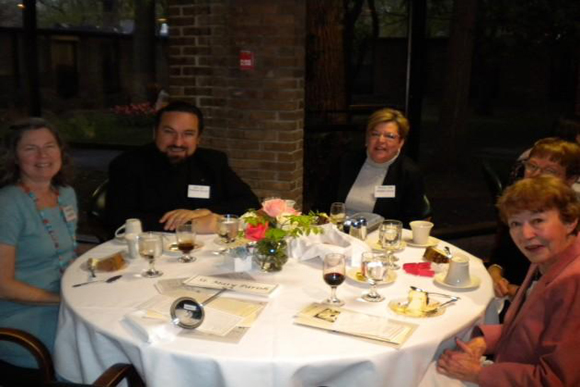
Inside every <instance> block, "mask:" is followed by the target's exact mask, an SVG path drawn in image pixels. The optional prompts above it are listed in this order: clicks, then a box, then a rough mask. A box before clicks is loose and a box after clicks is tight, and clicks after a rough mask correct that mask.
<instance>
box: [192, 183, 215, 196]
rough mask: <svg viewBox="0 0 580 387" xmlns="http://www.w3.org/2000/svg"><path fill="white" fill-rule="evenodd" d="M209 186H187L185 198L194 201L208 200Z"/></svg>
mask: <svg viewBox="0 0 580 387" xmlns="http://www.w3.org/2000/svg"><path fill="white" fill-rule="evenodd" d="M209 188H210V187H209V185H193V184H190V185H189V186H187V197H188V198H196V199H209Z"/></svg>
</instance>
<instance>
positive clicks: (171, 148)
mask: <svg viewBox="0 0 580 387" xmlns="http://www.w3.org/2000/svg"><path fill="white" fill-rule="evenodd" d="M202 132H203V114H202V113H201V111H200V110H199V109H198V108H197V107H196V106H194V105H191V104H189V103H185V102H173V103H170V104H169V105H167V106H166V107H164V108H163V109H161V110H160V111H159V112H158V113H157V117H156V122H155V139H154V142H153V143H150V144H147V145H145V146H142V147H140V148H137V149H135V150H131V151H128V152H125V153H123V154H121V155H119V156H118V157H117V158H115V159H114V160H113V161H112V162H111V164H110V165H109V184H108V187H107V197H106V209H105V214H106V218H107V223H108V226H109V228H110V230H111V231H114V230H115V229H116V228H118V227H120V226H121V225H122V224H123V223H124V222H125V220H126V219H128V218H138V219H140V220H141V222H142V223H143V229H144V230H147V231H161V230H165V231H172V230H175V228H176V227H177V226H178V225H179V224H182V223H186V222H188V221H190V220H193V219H196V220H198V221H199V223H200V225H201V227H202V229H207V231H212V230H211V228H212V227H213V225H214V224H215V214H226V213H227V214H237V215H241V214H243V213H244V212H245V211H246V210H247V209H248V208H259V202H258V199H257V198H256V195H254V193H253V192H252V190H251V189H250V187H249V186H248V185H247V184H246V183H244V182H243V181H242V180H241V179H240V178H239V177H238V176H237V175H236V173H235V172H234V171H233V170H232V169H231V168H230V166H229V165H228V160H227V156H226V155H225V154H224V153H222V152H219V151H216V150H211V149H204V148H199V147H198V145H199V142H200V138H201V134H202ZM201 232H203V230H201Z"/></svg>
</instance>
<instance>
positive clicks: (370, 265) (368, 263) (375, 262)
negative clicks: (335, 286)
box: [361, 251, 389, 302]
mask: <svg viewBox="0 0 580 387" xmlns="http://www.w3.org/2000/svg"><path fill="white" fill-rule="evenodd" d="M388 269H389V268H388V264H387V261H386V259H385V254H383V253H376V252H371V251H368V252H364V253H363V255H362V261H361V271H362V275H363V276H364V277H365V278H366V279H367V281H368V282H369V283H370V284H371V288H370V290H369V291H368V293H365V294H363V296H362V299H363V300H365V301H369V302H381V301H383V300H384V299H385V297H383V296H382V295H381V294H379V292H377V283H378V282H382V281H384V280H385V276H386V274H387V271H388Z"/></svg>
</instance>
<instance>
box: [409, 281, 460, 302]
mask: <svg viewBox="0 0 580 387" xmlns="http://www.w3.org/2000/svg"><path fill="white" fill-rule="evenodd" d="M411 289H413V290H416V291H418V292H424V293H427V294H436V295H438V296H442V297H447V298H452V299H455V301H457V300H461V297H457V296H451V295H449V294H444V293H437V292H429V291H427V290H423V289H421V288H418V287H416V286H413V285H411ZM448 302H449V301H448Z"/></svg>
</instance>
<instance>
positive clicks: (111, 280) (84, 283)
mask: <svg viewBox="0 0 580 387" xmlns="http://www.w3.org/2000/svg"><path fill="white" fill-rule="evenodd" d="M122 276H123V275H122V274H119V275H116V276H113V277H111V278H107V279H106V280H97V281H89V282H81V283H80V284H74V285H73V288H78V287H79V286H84V285H88V284H96V283H99V282H106V283H108V284H110V283H111V282H115V281H116V280H118V279H119V278H121V277H122Z"/></svg>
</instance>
